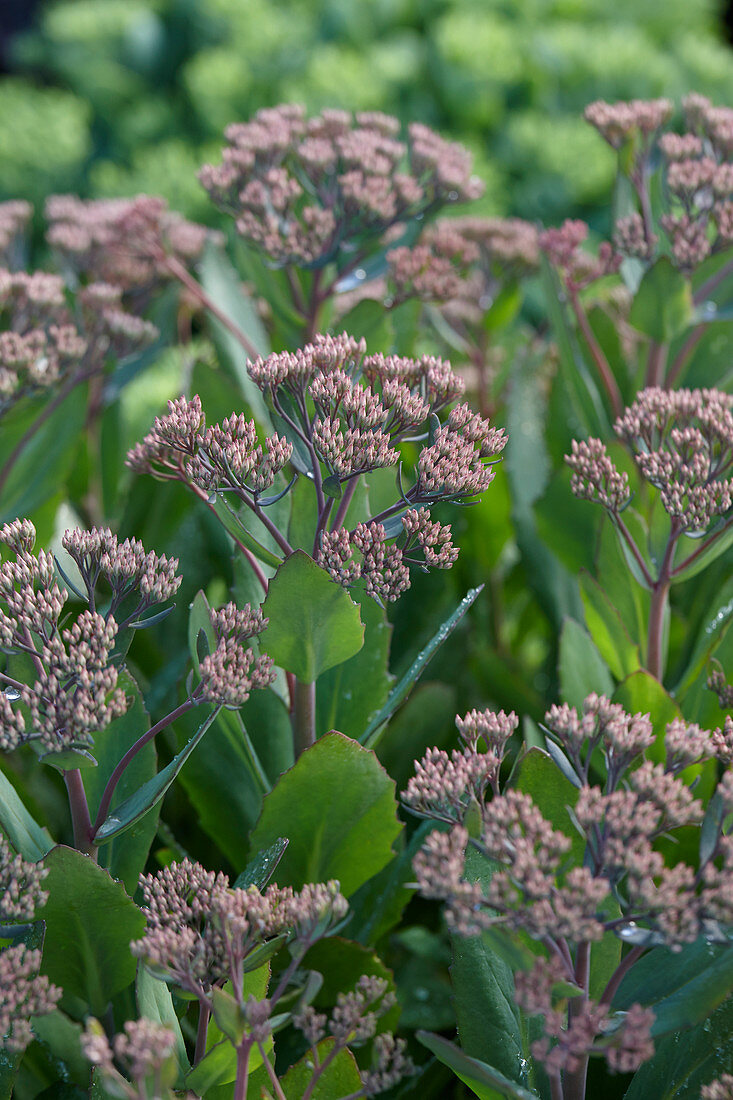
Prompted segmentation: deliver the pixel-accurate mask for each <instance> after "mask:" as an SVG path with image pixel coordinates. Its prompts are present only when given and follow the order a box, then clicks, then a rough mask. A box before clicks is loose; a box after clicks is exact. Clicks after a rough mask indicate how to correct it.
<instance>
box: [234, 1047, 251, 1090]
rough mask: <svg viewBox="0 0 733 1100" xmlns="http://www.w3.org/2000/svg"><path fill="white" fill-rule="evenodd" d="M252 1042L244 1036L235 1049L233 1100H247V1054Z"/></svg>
mask: <svg viewBox="0 0 733 1100" xmlns="http://www.w3.org/2000/svg"><path fill="white" fill-rule="evenodd" d="M251 1049H252V1040H251V1039H250V1038H248V1037H247V1036H245V1038H244V1039H243V1040H242V1042H241V1043H240V1045H239V1046H238V1047H237V1078H236V1081H235V1082H234V1100H247V1078H248V1077H249V1053H250V1051H251Z"/></svg>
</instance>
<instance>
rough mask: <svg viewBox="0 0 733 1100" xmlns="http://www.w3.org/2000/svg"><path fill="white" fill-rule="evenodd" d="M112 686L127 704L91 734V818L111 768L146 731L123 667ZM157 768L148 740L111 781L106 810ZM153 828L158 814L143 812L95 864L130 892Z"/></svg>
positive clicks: (134, 688) (140, 704)
mask: <svg viewBox="0 0 733 1100" xmlns="http://www.w3.org/2000/svg"><path fill="white" fill-rule="evenodd" d="M118 686H119V687H121V688H124V691H125V694H126V695H127V697H128V699H131V700H132V702H131V705H130V706H128V709H127V712H126V713H125V714H123V715H122V716H121V717H120V718H116V719H115V721H114V722H111V723H110V725H109V726H107V728H106V729H105V730H102V731H101V733H99V734H97V737H96V740H95V745H94V751H95V753H96V755H97V760H98V764H99V766H98V767H97V768H96V769H95V770H94V771H93V772H88V773H87V774H86V775H85V777H84V787H85V789H86V792H87V801H88V802H89V808H90V811H91V815H92V820H94V818H95V817H96V813H97V810H98V808H99V802H100V799H101V797H102V792H103V791H104V788H105V786H106V785H107V781H108V779H109V778H110V776H111V775H112V772H113V771H114V769H115V767H116V766H117V764H118V763H119V761H120V760H121V759H122V757H123V756H124V755H125V753H126V752H127V750H128V749H129V748H131V747H132V746H133V745H134V744H135V742H136V741H137V740H138V738H140V737H142V735H143V734H144V733H147V731H148V730H149V729H150V717H149V715H148V713H147V711H146V710H145V705H144V703H143V699H142V695H141V694H140V689H139V687H138V686H137V684H136V683H135V681H134V680H133V678H132V676H131V675H130V674H129V672H127V671H122V672H121V673H120V675H119V678H118ZM156 769H157V753H156V751H155V745H154V743H153V742H152V741H149V742H148V744H147V745H145V746H144V747H143V748H142V749H141V750H140V752H138V753H137V755H136V756H134V757H133V759H132V760H131V761H130V763H129V764H128V766H127V768H125V770H124V772H123V773H122V776H121V778H120V781H119V783H118V784H117V786H116V788H115V792H114V796H113V798H112V803H111V805H110V810H109V812H110V814H113V813H114V812H115V810H116V809H117V807H118V806H119V805H120V804H121V803H122V802H124V801H125V800H126V799H128V798H131V797H132V796H134V794H135V793H136V792H137V791H138V790H139V789H140V788H141V787H142V786H143V785H144V784H145V783H148V782H150V781H151V780H152V779H153V778H154V776H155V774H156ZM157 828H158V814H157V813H149V814H146V815H145V817H143V818H141V819H140V820H138V821H136V822H135V824H134V825H132V826H131V828H130V829H129V830H128V831H127V832H125V833H124V835H122V836H118V837H116V838H115V839H114V840H112V841H111V842H110V843H108V844H106V845H105V846H104V847H103V848H102V850H101V851H100V863H101V865H102V866H103V867H107V869H108V870H109V873H110V874H111V875H112V877H113V878H119V879H122V881H123V882H124V884H125V889H126V890H127V891H128V893H130V894H134V892H135V890H136V889H137V880H138V876H139V874H140V872H141V871H142V870H143V868H144V867H145V861H146V860H147V858H148V853H149V851H150V846H151V844H152V843H153V838H154V837H155V833H156V830H157Z"/></svg>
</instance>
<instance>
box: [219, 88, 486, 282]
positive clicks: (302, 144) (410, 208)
mask: <svg viewBox="0 0 733 1100" xmlns="http://www.w3.org/2000/svg"><path fill="white" fill-rule="evenodd" d="M399 131H400V125H399V122H398V121H397V120H396V119H394V118H391V117H389V116H387V115H382V114H379V113H377V112H362V113H358V114H356V115H355V116H352V115H351V114H350V113H349V112H346V111H333V110H331V111H328V110H327V111H323V112H322V114H320V115H316V116H315V117H313V118H310V119H309V118H307V117H306V115H305V111H304V110H303V108H301V107H297V106H292V105H283V106H280V107H273V108H265V109H263V110H261V111H258V112H257V114H256V115H255V116H254V118H253V119H252V120H251V121H249V122H244V123H236V124H233V125H231V126H229V127H227V129H226V131H225V137H226V140H227V143H228V144H227V146H226V147H225V148H224V151H223V154H222V162H221V164H220V165H217V166H214V165H210V164H209V165H206V166H205V167H204V168H202V170H201V172H200V174H199V179H200V180H201V183H202V184H203V186H204V187H205V189H206V190H207V191H208V192H209V194H210V196H211V198H212V200H213V201H214V202H215V203H216V205H217V206H219V207H220V208H221V209H222V210H224V211H225V212H226V213H229V214H231V215H232V216H233V217H234V218H235V220H236V226H237V230H238V232H239V233H240V234H241V236H242V237H244V238H245V240H247V241H248V243H249V244H251V245H252V246H253V247H255V248H257V249H258V250H259V251H261V252H263V253H264V254H265V255H266V256H267V257H268V258H269V259H270V260H271V261H272V262H273V263H276V264H295V265H298V266H303V267H320V266H322V265H324V264H326V263H328V262H330V261H332V260H337V261H341V260H344V261H345V262H347V263H348V260H349V255H350V253H351V254H353V250H354V248H356V247H359V248H360V250H362V249H363V248H364V246H365V245H366V246H367V248H368V247H369V246H371V245H372V244H377V243H379V241H380V239H381V238H382V237H383V235H384V234H385V232H386V231H387V230H388V229H389V228H390V227H391V226H393V225H395V223H397V222H404V221H407V220H409V219H412V218H416V217H421V216H424V215H425V213H427V212H430V213H433V212H434V211H435V210H436V209H439V208H440V207H441V206H445V205H449V204H452V203H456V202H465V201H467V200H469V199H473V198H476V197H478V196H479V195H480V194H481V191H482V186H481V184H480V182H479V181H478V180H477V179H476V178H475V177H473V176H472V175H471V156H470V154H469V153H468V151H467V150H466V149H464V148H463V147H462V146H460V145H458V144H455V143H452V142H447V141H445V140H444V139H443V138H441V137H439V135H438V134H436V133H435V132H434V131H432V130H430V129H429V127H427V126H424V125H422V124H421V123H413V124H412V125H411V126H410V127H409V128H408V134H407V138H406V140H405V141H400V140H398V137H397V135H398V134H399Z"/></svg>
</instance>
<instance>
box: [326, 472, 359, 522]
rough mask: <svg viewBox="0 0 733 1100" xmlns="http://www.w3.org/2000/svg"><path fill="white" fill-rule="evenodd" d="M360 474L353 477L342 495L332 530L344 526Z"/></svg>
mask: <svg viewBox="0 0 733 1100" xmlns="http://www.w3.org/2000/svg"><path fill="white" fill-rule="evenodd" d="M359 476H360V475H357V476H356V477H352V479H351V481H350V482H349V484H348V485H347V486H346V488H345V489H344V491H343V495H342V497H341V500H340V501H339V506H338V509H337V511H336V515H335V516H334V517H333V523H332V524H331V530H332V531H338V529H339V527H341V526H342V524H343V522H344V520H345V519H346V513H347V512H348V510H349V505H350V504H351V501H352V499H353V496H354V493H355V492H356V486H357V485H358V483H359Z"/></svg>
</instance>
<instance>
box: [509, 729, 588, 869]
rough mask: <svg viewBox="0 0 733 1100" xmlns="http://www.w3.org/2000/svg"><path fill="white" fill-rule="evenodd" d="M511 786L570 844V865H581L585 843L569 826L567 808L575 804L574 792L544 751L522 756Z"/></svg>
mask: <svg viewBox="0 0 733 1100" xmlns="http://www.w3.org/2000/svg"><path fill="white" fill-rule="evenodd" d="M511 785H512V787H515V788H516V789H517V790H518V791H522V793H523V794H528V795H529V796H530V797H531V799H532V801H533V802H534V804H535V805H536V806H537V809H538V810H539V811H540V813H541V814H542V816H543V817H544V818H546V819H547V821H549V822H550V824H551V825H552V826H553V828H555V829H559V830H560V832H562V833H565V835H566V836H567V837H569V838H570V840H571V841H572V848H571V849H570V856H569V858H570V859H571V860H572V862H573V863H574V864H577V863H580V864H582V862H583V852H584V851H585V841H584V839H583V837H582V836H581V835H580V833H579V832H578V830H577V829H576V828H575V826H574V825H573V822H572V820H571V817H570V814H569V813H568V806H569V807H570V808H571V809H572V808H573V807H574V806H575V803H576V802H577V801H578V790H577V788H576V787H574V786H573V784H572V783H571V782H570V781H569V780H568V779H566V778H565V776H564V775H563V774H562V772H561V771H560V770H559V768H558V767H557V765H556V764H554V763H553V761H552V759H551V757H550V756H549V754H548V753H546V752H545V751H544V749H530V750H529V751H528V752H526V753H525V754H524V756H523V757H522V758H521V760H520V761H519V763H518V764H517V766H516V769H515V771H514V773H513V775H512V778H511Z"/></svg>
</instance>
